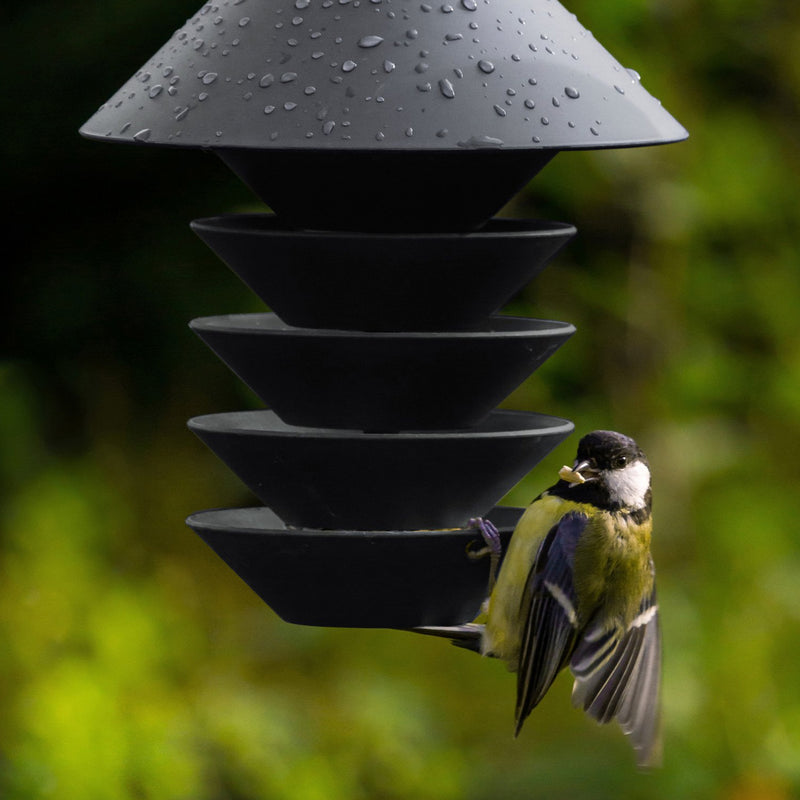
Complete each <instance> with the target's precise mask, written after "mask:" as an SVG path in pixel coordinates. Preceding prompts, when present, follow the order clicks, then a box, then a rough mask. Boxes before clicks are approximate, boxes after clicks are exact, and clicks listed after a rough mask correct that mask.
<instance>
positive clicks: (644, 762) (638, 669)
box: [570, 582, 661, 766]
mask: <svg viewBox="0 0 800 800" xmlns="http://www.w3.org/2000/svg"><path fill="white" fill-rule="evenodd" d="M570 668H571V669H572V673H573V675H574V676H575V685H574V687H573V690H572V700H573V703H574V704H575V705H576V706H579V707H582V708H583V709H584V710H585V711H586V712H587V713H588V714H589V715H590V716H592V717H594V718H595V719H596V720H597V721H598V722H602V723H607V722H610V721H611V720H612V719H616V720H617V721H618V722H619V724H620V726H621V727H622V730H623V731H624V732H625V733H626V734H628V735H629V736H630V737H631V744H632V745H633V748H634V750H635V751H636V757H637V761H638V763H639V765H640V766H654V765H655V764H657V763H658V761H659V759H660V702H659V701H660V684H661V631H660V626H659V620H658V606H657V604H656V590H655V582H654V583H653V590H652V592H651V593H650V594H649V595H648V596H647V597H645V598H644V599H643V600H642V604H641V606H640V608H639V614H638V615H637V616H636V618H635V619H634V620H633V622H632V623H631V624H630V626H629V627H628V629H627V631H624V632H620V631H619V630H604V629H602V628H601V627H600V626H597V627H594V628H593V627H592V626H590V627H589V628H588V630H587V633H586V634H585V635H584V636H583V637H582V639H581V641H580V643H579V644H578V646H577V647H576V648H575V652H574V653H573V655H572V659H571V661H570Z"/></svg>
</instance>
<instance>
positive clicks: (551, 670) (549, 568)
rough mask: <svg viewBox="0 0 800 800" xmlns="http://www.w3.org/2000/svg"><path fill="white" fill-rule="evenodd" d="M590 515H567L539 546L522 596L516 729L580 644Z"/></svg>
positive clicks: (518, 729)
mask: <svg viewBox="0 0 800 800" xmlns="http://www.w3.org/2000/svg"><path fill="white" fill-rule="evenodd" d="M587 521H588V518H587V517H586V515H584V514H579V513H571V514H566V515H565V516H564V517H562V519H561V520H560V521H559V522H558V524H556V525H554V526H553V528H551V530H550V531H549V533H548V534H547V536H546V537H545V538H544V540H543V541H542V544H541V545H540V546H539V550H538V552H537V554H536V559H535V560H534V562H533V566H532V567H531V571H530V573H529V575H528V581H527V584H526V586H525V591H524V593H523V596H522V605H521V608H522V616H523V618H524V619H525V620H526V622H525V630H524V633H523V636H522V646H521V649H520V659H519V668H518V674H517V707H516V712H515V717H516V731H515V735H516V734H518V733H519V731H520V729H521V728H522V723H523V722H524V721H525V719H526V717H527V716H528V714H530V713H531V711H532V710H533V709H534V708H535V707H536V706H537V705H538V704H539V702H540V701H541V699H542V698H543V697H544V695H545V693H546V692H547V690H548V689H549V688H550V685H551V684H552V683H553V681H554V680H555V677H556V675H558V673H559V672H560V671H561V669H563V668H564V667H565V666H566V665H567V663H569V658H570V656H571V655H572V651H573V649H574V647H575V642H576V641H577V634H578V617H577V598H576V593H575V587H574V585H573V580H572V565H573V562H574V557H575V546H576V544H577V542H578V539H579V538H580V536H581V533H582V532H583V530H584V528H585V527H586V523H587Z"/></svg>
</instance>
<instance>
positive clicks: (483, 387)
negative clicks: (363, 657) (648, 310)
mask: <svg viewBox="0 0 800 800" xmlns="http://www.w3.org/2000/svg"><path fill="white" fill-rule="evenodd" d="M81 133H82V134H83V135H84V136H87V137H89V138H93V139H98V140H106V141H114V142H130V143H133V144H137V145H140V146H143V147H158V146H167V147H190V148H197V149H203V150H209V151H212V152H214V153H215V154H216V155H218V156H219V157H220V158H221V159H222V160H223V161H224V162H225V164H227V165H228V166H229V167H230V169H232V170H233V171H234V172H235V173H236V174H237V175H238V176H239V177H240V178H241V180H242V181H243V182H244V183H246V184H247V185H248V186H249V187H250V188H251V189H252V190H253V191H254V192H255V194H256V195H258V197H260V198H261V199H262V200H263V201H264V202H265V203H266V204H267V205H268V206H269V207H270V208H271V209H272V210H273V212H274V213H272V214H266V213H265V214H232V215H224V216H219V217H212V218H208V219H201V220H196V221H195V222H193V223H192V228H193V229H194V231H195V232H196V233H197V234H198V235H199V236H200V237H201V238H202V239H203V241H204V242H206V243H207V244H208V245H209V247H211V248H212V249H213V250H214V252H215V253H217V254H218V255H219V256H220V257H221V259H222V260H223V261H224V262H225V263H227V265H228V266H229V267H230V269H231V270H232V271H233V272H234V273H236V275H238V276H239V278H241V280H242V281H244V283H246V284H247V286H249V287H250V288H251V289H252V290H253V292H255V294H257V295H258V297H259V298H261V299H262V300H263V301H264V303H265V304H266V305H267V306H268V307H269V308H270V309H271V312H270V313H259V314H236V315H222V316H214V317H205V318H201V319H196V320H194V321H192V323H191V328H192V330H194V332H195V333H196V334H197V335H198V336H199V337H200V338H201V339H202V340H203V341H204V342H205V343H206V344H207V345H208V346H209V347H210V348H211V349H212V350H213V351H214V352H215V353H216V354H217V355H218V356H219V357H220V358H221V359H222V360H223V361H224V362H225V363H226V364H227V365H228V366H229V367H230V368H231V370H232V371H233V372H234V373H236V375H238V376H239V377H240V378H241V379H242V380H243V381H244V382H246V383H247V384H248V385H249V386H250V387H251V388H252V389H253V390H254V391H255V392H256V394H257V395H258V396H259V397H260V398H261V399H262V400H263V401H264V403H265V405H267V406H268V408H265V409H262V410H256V411H232V412H226V413H218V414H210V415H205V416H201V417H196V418H194V419H192V420H190V422H189V427H190V429H191V430H192V431H193V432H194V433H196V434H197V435H198V436H199V437H200V438H201V439H202V440H203V442H205V443H206V444H207V445H208V446H209V448H211V450H212V451H213V452H214V453H216V455H217V456H219V457H220V458H221V459H222V460H223V461H224V462H225V463H226V464H227V465H228V466H229V467H230V468H231V469H232V470H233V471H234V472H235V473H236V475H238V476H239V478H240V479H241V480H242V481H243V483H244V484H245V485H246V486H247V487H248V488H249V489H250V490H251V491H252V492H253V493H254V495H255V496H256V497H258V499H259V501H260V502H261V504H262V505H259V506H254V507H252V508H241V509H218V510H211V511H201V512H198V513H196V514H193V515H191V516H190V517H189V519H188V520H187V523H188V524H189V525H190V526H191V527H192V528H193V529H194V530H195V531H196V532H197V533H198V534H199V535H200V536H201V537H202V538H203V539H204V541H206V542H207V543H208V544H209V546H210V547H212V548H213V549H214V551H215V552H216V553H217V554H219V555H220V556H221V557H222V558H223V559H224V560H225V561H226V562H227V563H228V564H229V565H230V566H231V567H232V569H233V570H235V571H236V572H237V573H238V574H239V575H240V576H241V577H242V579H243V580H245V581H246V582H247V583H248V584H249V585H250V586H251V587H252V588H253V589H254V590H255V591H256V592H257V593H258V594H259V595H260V596H261V597H262V598H263V599H264V600H265V601H266V602H267V603H268V604H269V605H270V606H271V607H272V608H273V609H274V610H275V611H276V612H277V613H278V614H279V615H280V616H281V617H282V618H283V619H285V620H287V621H290V622H295V623H302V624H311V625H336V626H354V627H390V628H391V627H396V628H410V627H414V626H418V625H454V624H459V623H463V622H466V621H469V620H470V619H472V618H473V617H474V616H475V615H476V613H477V612H478V610H479V607H480V604H481V601H482V599H483V596H484V592H485V588H486V581H487V578H488V563H486V562H485V561H484V562H481V561H476V560H473V559H470V558H469V557H468V552H467V551H468V550H469V549H470V547H473V546H475V544H476V543H477V542H478V541H479V537H478V533H477V531H476V530H475V529H474V528H471V527H470V525H469V521H470V519H471V518H473V517H478V516H485V517H488V518H489V519H491V520H492V521H494V522H495V524H496V525H497V527H498V528H499V529H500V532H501V537H502V538H503V539H504V540H507V539H508V536H509V535H510V532H511V531H512V530H513V527H514V524H515V522H516V520H517V519H518V517H519V513H520V512H519V509H512V508H503V507H496V504H497V503H498V501H499V500H500V499H501V498H502V497H503V496H504V495H505V494H506V493H507V492H508V490H509V489H510V488H511V487H512V486H513V485H514V484H516V483H517V482H518V481H519V480H520V479H521V478H522V477H523V476H524V475H525V474H526V473H527V472H529V471H530V470H531V469H532V468H533V467H534V466H535V465H536V464H537V463H538V462H539V461H540V460H541V459H542V458H543V457H544V456H545V455H546V454H547V453H548V452H549V451H550V450H551V449H552V448H553V447H555V446H556V445H557V444H558V443H559V442H560V441H562V440H563V439H564V438H565V437H566V436H567V435H569V433H570V432H571V431H572V429H573V425H572V423H571V422H569V421H568V420H564V419H560V418H556V417H551V416H546V415H543V414H538V413H534V412H527V411H505V410H502V411H501V410H497V406H498V404H500V403H501V402H502V400H503V399H504V398H505V397H506V396H507V395H508V394H510V393H511V392H512V391H513V390H514V389H515V388H516V387H517V386H518V385H519V384H520V383H522V382H523V381H524V380H525V379H526V378H527V377H529V376H530V375H531V374H532V373H533V372H534V371H535V370H536V369H537V368H538V367H539V366H540V365H541V364H542V363H543V362H544V361H545V360H546V359H547V358H549V357H550V355H552V354H553V353H554V352H555V351H556V350H557V349H558V348H559V347H560V346H561V345H562V344H563V343H564V342H565V341H566V340H567V339H568V338H569V337H570V336H571V335H572V334H573V333H574V328H573V326H572V325H570V324H568V323H565V322H557V321H549V320H536V319H525V318H520V317H509V316H503V315H499V314H498V311H499V310H500V309H501V308H502V307H503V305H504V304H505V303H506V302H507V301H508V300H509V299H510V298H511V297H512V296H513V295H514V294H515V293H516V292H517V291H518V290H519V289H520V288H522V286H524V285H525V284H526V283H527V282H529V281H530V280H532V279H533V278H534V277H535V275H536V274H537V273H538V272H539V271H540V270H542V269H543V268H544V267H545V266H546V265H547V263H548V262H549V261H550V260H551V259H552V258H553V257H554V256H555V255H556V254H557V253H558V251H559V250H560V249H561V248H562V247H563V246H564V245H565V244H566V243H567V242H568V241H569V239H570V238H571V237H572V236H573V235H574V234H575V228H574V227H573V226H572V225H569V224H566V223H559V222H546V221H537V220H507V219H496V218H493V215H494V214H495V213H496V212H497V210H498V209H499V208H501V207H502V206H503V205H504V204H505V203H507V202H508V200H509V199H511V197H513V196H514V194H516V193H517V192H518V191H519V190H520V189H521V188H522V187H524V186H525V185H526V184H527V183H528V182H529V181H530V179H531V178H533V177H534V176H535V175H536V174H537V173H538V172H539V171H540V170H541V169H542V168H543V167H544V166H545V165H546V164H547V163H548V162H549V161H550V160H551V159H552V158H553V157H554V156H555V155H556V154H557V153H558V152H560V151H562V150H580V149H597V148H612V147H613V148H617V147H632V146H641V145H652V144H661V143H666V142H673V141H678V140H680V139H683V138H685V137H686V136H687V133H686V131H685V130H684V129H683V128H682V127H681V125H679V124H678V123H677V122H676V121H675V120H674V119H673V118H672V117H671V116H670V115H669V114H668V113H667V112H666V111H665V110H664V109H663V108H662V106H661V105H660V103H659V102H658V101H657V100H656V99H654V98H653V97H652V96H651V95H650V94H648V93H647V91H646V90H645V89H644V88H643V87H642V85H641V82H640V80H639V76H638V75H637V74H636V73H634V72H632V71H630V70H627V69H625V68H624V67H623V66H622V65H621V64H619V63H618V62H617V61H616V59H614V58H613V57H612V56H611V55H610V54H609V53H608V52H607V51H606V50H605V49H604V48H603V47H602V46H601V45H600V44H599V43H598V42H597V41H596V40H595V39H594V37H593V36H592V34H591V33H590V32H589V31H587V30H586V29H585V28H584V27H583V26H582V25H581V24H580V23H579V22H578V20H577V19H576V17H575V16H574V15H573V14H571V13H569V12H568V11H567V10H566V9H564V8H563V6H561V5H560V4H559V3H558V2H557V1H556V0H527V2H526V3H524V4H523V5H520V4H519V3H516V2H510V0H458V1H457V2H444V3H435V4H433V3H428V2H419V0H413V1H412V2H408V1H407V0H294V2H289V1H288V0H219V1H218V2H216V3H207V4H205V5H204V6H203V7H202V8H201V9H200V10H199V11H198V12H197V14H196V15H194V16H193V17H192V18H190V19H189V20H187V22H186V23H185V24H184V25H183V26H182V27H181V28H179V29H178V30H177V31H176V32H175V33H174V34H173V36H172V37H171V38H170V40H169V41H168V42H167V43H166V44H165V45H164V46H163V47H162V48H161V49H160V50H159V51H158V52H157V53H156V54H155V55H154V56H153V57H152V58H151V59H150V60H149V61H148V62H147V63H146V64H145V65H144V66H143V67H142V68H141V69H140V70H139V71H138V72H137V73H136V74H135V75H134V76H133V77H132V78H131V79H130V80H129V81H128V82H127V83H126V84H125V85H124V86H123V87H122V88H121V89H120V90H119V91H118V92H117V93H116V94H115V95H114V96H113V97H112V98H111V99H110V100H109V101H108V102H107V103H105V104H104V105H103V106H101V108H100V109H99V110H98V111H97V113H96V114H95V115H94V116H93V117H92V118H91V119H90V120H89V121H88V122H87V123H86V124H85V125H84V126H83V128H82V129H81Z"/></svg>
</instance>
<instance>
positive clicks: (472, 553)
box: [467, 517, 503, 594]
mask: <svg viewBox="0 0 800 800" xmlns="http://www.w3.org/2000/svg"><path fill="white" fill-rule="evenodd" d="M469 527H470V528H476V529H477V530H478V532H479V533H480V535H481V537H482V538H483V541H484V542H485V543H486V547H483V548H481V549H480V550H477V551H476V550H471V549H467V555H468V556H469V557H470V558H473V559H478V558H482V557H483V556H486V555H488V556H489V557H490V559H491V561H490V565H489V589H488V592H487V594H491V593H492V589H494V584H495V580H496V579H497V568H498V566H499V565H500V556H501V555H502V553H503V545H502V542H501V541H500V532H499V531H498V530H497V528H496V527H495V525H494V523H493V522H491V521H490V520H488V519H484V518H483V517H473V518H472V519H471V520H470V521H469Z"/></svg>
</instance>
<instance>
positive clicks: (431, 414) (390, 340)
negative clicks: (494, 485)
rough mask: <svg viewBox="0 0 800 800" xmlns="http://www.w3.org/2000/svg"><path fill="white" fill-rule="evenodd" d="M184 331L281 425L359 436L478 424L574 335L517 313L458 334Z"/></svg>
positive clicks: (232, 323)
mask: <svg viewBox="0 0 800 800" xmlns="http://www.w3.org/2000/svg"><path fill="white" fill-rule="evenodd" d="M190 327H191V328H192V330H193V331H194V332H195V333H196V334H198V336H200V338H201V339H203V341H204V342H205V343H206V344H207V345H208V346H209V347H211V349H212V350H214V352H216V353H217V355H218V356H219V357H220V358H221V359H222V360H223V361H224V362H225V363H226V364H227V365H228V366H229V367H230V368H231V369H232V370H233V371H234V372H235V373H236V374H237V375H238V376H239V377H240V378H241V379H242V380H243V381H244V382H245V383H246V384H247V385H248V386H249V387H250V388H251V389H252V390H253V391H254V392H255V393H256V394H257V395H258V396H259V397H260V398H261V399H262V400H263V401H264V402H265V403H266V404H267V405H268V406H270V407H271V408H272V410H273V411H274V412H275V413H276V414H277V415H278V416H279V417H280V418H281V419H282V420H283V421H284V422H287V423H289V424H290V425H302V426H311V427H321V428H355V429H359V430H364V431H400V430H422V429H434V430H435V429H449V428H466V427H469V426H472V425H477V424H478V423H480V422H481V421H482V420H483V419H485V418H486V416H487V415H488V413H489V412H490V411H491V410H492V409H493V408H495V406H497V405H498V403H500V402H501V401H502V400H503V399H504V398H505V397H506V396H507V395H508V394H510V393H511V392H512V391H513V390H514V389H515V388H516V387H517V386H518V385H519V384H520V383H522V381H524V380H525V378H527V377H528V376H529V375H530V374H531V373H532V372H533V371H534V370H536V369H537V368H538V367H539V366H540V365H541V364H542V363H543V362H544V361H545V360H546V359H548V358H549V357H550V356H551V355H552V354H553V353H554V352H555V351H556V350H557V349H558V348H559V347H560V346H561V345H562V344H563V343H564V342H565V341H566V340H567V339H568V338H569V337H570V336H572V334H573V333H574V332H575V328H574V326H572V325H570V324H569V323H566V322H552V321H548V320H539V319H526V318H523V317H494V318H493V319H492V320H491V321H490V323H489V324H488V326H487V330H485V331H473V332H458V333H446V332H436V333H421V332H411V333H407V332H399V333H361V332H357V331H335V330H318V329H311V328H292V327H289V326H288V325H285V324H284V323H282V322H281V321H280V320H279V319H278V318H277V317H276V316H275V314H233V315H228V316H220V317H203V318H201V319H196V320H194V321H193V322H192V323H191V324H190Z"/></svg>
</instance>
